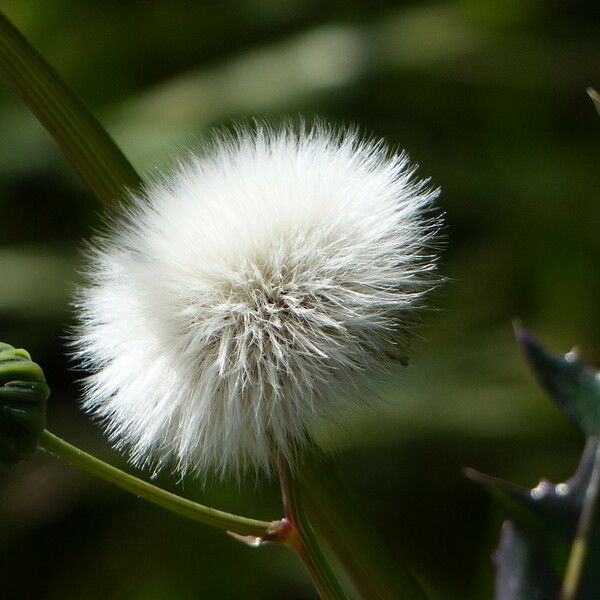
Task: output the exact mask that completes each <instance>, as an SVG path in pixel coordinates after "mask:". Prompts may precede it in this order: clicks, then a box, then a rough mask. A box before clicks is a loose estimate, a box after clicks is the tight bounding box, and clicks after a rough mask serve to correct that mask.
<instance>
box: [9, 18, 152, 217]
mask: <svg viewBox="0 0 600 600" xmlns="http://www.w3.org/2000/svg"><path fill="white" fill-rule="evenodd" d="M0 77H2V78H4V80H5V81H6V82H7V83H8V84H9V85H10V86H11V88H12V89H13V90H14V91H15V92H16V93H17V94H18V95H19V96H20V97H21V99H22V100H23V101H24V102H25V104H27V106H28V107H29V109H30V110H31V111H32V112H33V114H34V115H35V116H36V117H37V118H38V119H39V121H40V122H41V123H42V124H43V125H44V127H45V128H46V129H47V130H48V131H49V132H50V134H51V135H52V136H53V137H54V139H55V141H56V142H57V144H58V145H59V147H60V148H61V150H62V151H63V153H64V154H65V155H66V156H67V158H68V159H69V161H70V162H71V164H72V165H73V166H74V167H75V169H76V170H77V172H78V173H79V175H80V176H81V177H82V179H83V180H84V181H85V183H86V184H87V185H88V186H89V187H90V188H91V190H92V191H93V192H94V194H95V195H96V196H97V197H98V199H99V200H100V201H101V202H102V203H104V204H105V205H107V206H108V205H110V204H111V203H114V202H115V201H116V200H118V199H121V198H122V197H123V195H124V193H125V191H126V190H127V189H130V190H136V189H138V188H139V186H140V185H141V180H140V177H139V175H138V174H137V173H136V171H135V170H134V168H133V167H132V166H131V165H130V163H129V162H128V161H127V159H126V158H125V156H124V155H123V153H122V152H121V150H119V148H118V147H117V145H116V144H115V143H114V141H113V140H112V138H111V137H110V136H109V135H108V134H107V133H106V131H105V130H104V129H103V127H102V126H101V125H100V123H98V121H97V120H96V118H95V117H94V116H93V115H92V114H91V113H90V111H89V110H88V109H87V107H86V106H85V105H84V104H83V102H82V101H81V100H80V99H79V98H78V97H77V96H76V95H75V94H74V93H73V92H72V91H71V90H70V89H69V88H68V87H67V86H66V85H65V84H64V83H63V81H62V80H61V78H60V77H59V75H58V74H57V73H56V71H55V70H54V69H53V68H52V67H51V66H50V65H49V64H48V63H47V62H46V61H45V60H44V58H43V57H42V56H41V55H40V54H39V53H38V52H37V50H35V48H33V47H32V46H31V44H30V43H29V42H28V41H27V40H26V39H25V37H23V35H22V34H21V33H20V32H19V30H18V29H16V27H15V26H14V25H13V24H12V23H11V22H10V21H9V20H8V19H7V18H6V16H5V15H4V14H3V13H1V12H0Z"/></svg>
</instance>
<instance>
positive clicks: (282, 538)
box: [227, 518, 295, 548]
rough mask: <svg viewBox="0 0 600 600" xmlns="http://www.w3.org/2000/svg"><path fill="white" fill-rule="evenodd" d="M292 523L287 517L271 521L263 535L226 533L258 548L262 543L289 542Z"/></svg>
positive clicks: (292, 529) (291, 534) (292, 535)
mask: <svg viewBox="0 0 600 600" xmlns="http://www.w3.org/2000/svg"><path fill="white" fill-rule="evenodd" d="M294 529H295V528H294V525H293V524H292V523H291V522H290V521H289V520H288V519H287V518H284V519H281V520H279V521H273V522H272V523H271V524H270V526H269V528H268V529H267V532H266V533H265V535H262V536H256V535H240V534H239V533H235V532H234V531H228V532H227V534H228V535H229V536H231V537H232V538H233V539H234V540H237V541H238V542H241V543H242V544H246V546H250V547H252V548H258V547H259V546H262V545H264V544H269V543H271V544H290V543H291V541H292V539H293V537H294V535H295V534H294Z"/></svg>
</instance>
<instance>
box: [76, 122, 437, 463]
mask: <svg viewBox="0 0 600 600" xmlns="http://www.w3.org/2000/svg"><path fill="white" fill-rule="evenodd" d="M413 173H414V169H413V168H412V167H411V166H410V165H409V163H408V160H407V158H406V156H405V155H404V154H400V155H393V154H390V153H389V152H388V151H387V150H386V148H385V147H384V146H383V144H381V143H375V142H372V141H361V139H360V138H359V136H358V135H357V133H356V132H355V131H350V132H335V131H333V130H332V129H330V128H327V127H324V126H316V127H313V128H310V129H309V128H300V130H299V131H295V130H294V129H293V128H291V127H282V128H280V129H277V130H273V129H270V128H269V127H267V126H263V125H256V126H255V127H254V129H253V130H252V131H250V130H248V131H244V130H240V131H238V133H237V134H236V135H234V136H228V135H223V134H221V135H218V136H217V137H216V139H215V142H214V144H213V145H212V146H211V147H210V148H208V149H205V150H204V151H203V152H202V153H201V154H199V155H192V156H189V157H187V158H186V159H185V160H184V161H183V162H182V163H181V164H180V165H179V167H178V168H177V169H176V170H175V172H174V173H173V174H172V175H170V176H169V177H165V178H162V179H160V180H157V181H155V182H153V183H151V184H149V185H148V186H147V187H146V189H145V190H144V191H143V192H142V193H141V194H139V195H136V196H134V197H133V198H132V203H131V204H130V206H129V207H128V208H126V209H123V210H121V213H120V214H119V215H118V216H117V217H116V218H115V219H114V220H113V222H112V223H111V225H110V227H109V228H108V231H107V232H106V233H104V234H102V235H100V236H98V237H97V239H95V240H94V242H93V243H92V244H91V245H90V247H89V250H88V268H87V281H88V283H87V287H86V288H85V289H83V290H81V292H80V294H79V296H78V301H77V303H76V307H77V309H78V318H79V326H78V330H77V334H76V339H75V342H74V344H75V349H76V355H77V356H78V357H79V359H81V360H82V362H83V365H84V366H85V367H86V368H87V369H89V370H90V371H91V373H92V374H91V375H90V376H89V377H88V379H87V380H86V390H85V398H84V407H85V408H86V409H87V410H88V411H90V412H91V413H92V414H93V415H95V416H98V417H100V418H101V420H102V421H103V423H104V424H105V427H106V429H107V431H108V433H109V435H110V437H111V438H112V439H113V441H114V442H115V443H116V445H117V446H118V447H120V448H123V449H125V450H127V451H128V453H129V456H130V457H131V460H132V461H133V462H134V463H135V464H137V465H140V466H142V465H150V466H152V467H153V468H160V467H162V466H164V465H165V464H174V465H175V469H176V470H177V471H179V472H180V473H182V474H183V473H186V472H188V471H192V472H194V473H196V474H199V473H200V474H204V473H206V472H209V471H217V472H220V473H221V474H225V473H233V474H234V475H239V474H240V473H242V472H244V471H246V470H247V469H254V470H258V471H260V470H269V468H270V466H271V465H272V464H273V459H274V456H275V455H276V454H277V453H282V454H283V455H284V456H286V457H287V458H291V457H292V455H293V454H294V453H295V450H296V449H297V448H298V447H301V446H302V444H303V442H304V440H305V437H306V434H307V431H310V430H312V429H313V428H314V427H318V426H322V425H325V426H326V425H327V423H328V422H329V420H330V419H332V418H335V414H336V411H338V410H341V409H342V410H343V409H344V407H345V406H347V405H348V403H349V402H356V401H358V402H363V401H365V400H364V397H363V393H364V392H365V389H366V387H365V386H366V385H367V384H368V381H369V380H370V379H372V378H373V376H376V374H377V373H380V372H381V371H382V369H385V368H386V367H387V366H388V365H389V363H390V361H391V360H393V358H394V357H396V358H398V357H399V358H404V357H405V353H406V350H407V347H406V345H407V334H408V331H409V329H410V327H411V324H412V323H413V322H414V320H415V316H416V314H417V313H418V312H419V310H420V308H422V306H423V303H422V297H423V295H424V294H425V293H426V292H427V291H428V290H430V289H431V288H432V286H433V285H435V283H436V277H435V274H434V273H435V259H436V257H435V249H434V247H435V241H436V237H437V232H438V230H439V225H440V222H439V217H436V216H435V212H434V211H433V203H434V200H435V199H436V197H437V191H435V190H431V189H430V188H429V187H428V186H427V185H426V183H425V182H423V181H418V180H415V178H414V176H413Z"/></svg>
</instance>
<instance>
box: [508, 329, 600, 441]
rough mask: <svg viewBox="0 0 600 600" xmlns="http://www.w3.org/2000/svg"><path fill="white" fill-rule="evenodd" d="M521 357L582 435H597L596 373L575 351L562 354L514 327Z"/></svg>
mask: <svg viewBox="0 0 600 600" xmlns="http://www.w3.org/2000/svg"><path fill="white" fill-rule="evenodd" d="M516 335H517V340H518V342H519V345H520V346H521V349H522V351H523V354H524V356H525V359H526V360H527V362H528V363H529V365H530V366H531V369H532V371H533V373H534V375H535V376H536V378H537V380H538V381H539V383H540V385H541V386H542V387H543V388H544V389H545V390H546V391H547V392H548V394H549V395H550V397H551V398H552V399H553V400H554V401H555V402H556V403H557V404H558V406H559V407H560V408H561V409H562V411H563V412H564V413H565V414H566V415H567V416H568V417H569V418H570V419H571V420H572V421H573V422H574V423H575V424H576V425H577V426H578V427H579V429H580V430H581V431H582V432H583V433H584V435H585V436H586V437H588V436H595V435H600V375H599V373H598V371H596V370H594V369H591V368H590V367H588V366H587V365H586V364H584V363H583V362H582V361H581V359H580V358H579V356H578V355H577V353H576V352H569V353H568V354H566V355H564V356H562V355H560V354H556V353H554V352H550V351H549V350H546V348H544V346H542V344H540V342H538V341H537V340H536V339H535V338H534V337H533V336H532V335H531V334H530V333H529V332H527V331H525V330H524V329H522V328H520V327H517V328H516Z"/></svg>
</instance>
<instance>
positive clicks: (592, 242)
mask: <svg viewBox="0 0 600 600" xmlns="http://www.w3.org/2000/svg"><path fill="white" fill-rule="evenodd" d="M0 7H2V9H3V10H5V11H6V13H7V14H8V16H9V17H10V18H11V19H12V20H13V21H14V22H15V23H16V24H17V25H18V26H19V27H20V28H21V29H22V30H23V31H24V32H25V34H26V35H27V36H28V37H29V39H30V40H31V41H32V42H33V43H34V44H35V45H36V46H37V47H38V49H39V50H40V51H41V52H42V53H43V54H44V55H45V56H46V57H47V58H48V60H49V61H50V62H51V63H52V64H53V65H54V66H55V67H56V69H57V70H58V71H59V72H60V73H61V75H62V76H63V77H64V78H65V80H66V81H67V82H68V83H69V84H70V85H71V86H72V87H73V88H74V89H75V90H76V92H77V93H78V94H79V95H80V96H82V97H83V99H84V100H85V101H86V102H87V103H88V104H89V106H90V107H91V108H92V109H93V110H94V112H95V113H96V114H97V115H98V116H99V118H100V119H101V121H102V123H103V124H104V125H105V126H106V127H107V128H108V130H109V131H110V132H111V133H112V134H113V135H114V137H115V138H116V140H117V142H118V143H119V144H120V145H121V147H122V148H123V149H124V151H125V153H126V154H127V155H128V156H129V157H130V158H131V160H132V161H133V163H134V165H135V166H136V167H138V168H139V169H140V170H141V171H142V172H144V173H151V172H152V170H153V169H155V168H156V167H157V166H158V167H165V166H168V165H169V164H170V163H171V162H172V160H173V157H174V156H175V155H176V154H177V152H178V151H180V150H181V149H182V148H186V147H189V146H190V145H193V144H194V143H195V140H197V139H201V138H202V137H203V136H205V135H207V134H209V132H210V130H211V128H213V127H214V126H216V125H220V124H227V123H230V122H231V120H232V119H233V120H235V119H241V118H244V117H249V116H254V115H259V116H265V117H269V118H273V119H279V118H281V117H289V116H292V117H294V116H297V115H300V114H302V115H307V116H311V115H320V116H322V117H325V118H326V119H327V120H329V121H332V122H335V123H359V124H360V125H361V126H362V127H363V128H364V129H365V130H366V131H368V132H373V133H374V134H375V135H377V136H382V137H385V138H386V139H387V140H388V142H389V143H390V144H392V145H393V146H397V147H404V148H406V149H407V150H408V151H409V152H410V154H411V156H412V158H413V159H414V160H415V161H417V162H418V163H419V164H420V165H421V173H422V174H423V175H430V176H431V177H432V179H433V181H434V182H435V184H436V185H439V186H441V187H442V188H443V196H442V198H441V204H442V207H443V209H444V211H445V212H446V213H447V223H448V233H449V240H448V246H447V250H446V252H445V253H444V258H443V265H442V270H443V273H444V274H445V275H447V276H448V277H449V279H450V281H449V283H448V284H447V285H446V286H445V287H444V288H443V289H441V290H440V291H439V292H438V293H437V296H436V297H435V299H434V301H433V303H434V305H435V308H436V310H435V311H434V312H432V313H431V314H430V315H429V316H428V318H427V320H426V324H425V326H424V327H423V328H422V329H421V330H420V331H419V335H418V339H416V340H415V348H414V353H413V357H412V364H411V366H410V367H409V368H408V369H405V370H401V371H398V372H397V373H393V374H392V375H391V376H390V379H389V381H388V382H386V384H385V386H384V394H383V395H384V396H385V398H386V400H387V402H386V403H385V405H384V406H383V407H381V408H380V409H379V408H378V409H377V410H371V411H370V412H368V413H366V414H365V413H358V412H357V413H356V414H349V415H348V416H347V419H346V420H345V421H344V422H342V423H339V424H338V425H337V426H336V428H335V429H334V430H332V431H331V432H330V433H331V435H330V436H329V437H328V438H327V440H326V444H327V445H328V447H329V448H330V449H331V450H332V451H333V455H334V460H335V461H336V462H337V464H338V468H339V471H340V474H341V476H342V478H343V479H344V481H345V483H346V484H347V486H348V488H349V490H350V492H351V494H352V495H353V497H354V498H355V500H356V502H357V504H358V505H359V506H360V508H361V509H362V511H363V512H364V513H365V515H366V517H367V518H368V519H369V520H370V521H371V523H372V524H373V526H374V527H376V528H378V529H379V530H380V531H381V532H382V533H383V535H384V536H385V537H386V538H387V541H388V543H389V545H390V547H391V548H392V550H393V552H394V553H395V555H396V556H398V557H400V556H404V557H406V559H407V560H408V562H409V563H410V564H411V565H412V566H413V568H414V569H415V570H416V571H417V572H418V573H419V574H420V576H421V577H422V578H423V579H424V580H425V581H427V584H428V587H429V589H430V590H431V591H432V592H433V595H434V597H436V598H456V599H465V598H473V599H479V598H486V597H490V596H491V595H492V590H493V569H492V566H491V561H490V556H491V553H492V551H493V548H494V547H495V544H496V542H497V538H498V531H499V526H500V523H501V519H502V515H501V513H500V512H499V511H498V510H497V509H496V508H495V507H494V506H493V505H492V503H491V502H490V500H489V499H488V498H487V497H486V496H485V494H484V493H483V492H481V491H480V490H478V489H476V488H475V487H474V486H473V485H472V484H470V483H469V482H468V481H466V480H465V479H464V478H463V477H462V475H461V468H462V467H463V466H464V465H470V466H473V467H476V468H478V469H480V470H483V471H487V472H491V473H494V474H497V475H500V476H502V477H506V478H511V479H514V480H516V481H518V482H520V483H522V484H526V485H534V484H535V483H537V481H538V479H539V478H540V477H542V476H544V477H548V478H551V479H553V480H556V481H560V480H562V479H563V478H565V477H567V476H568V475H570V473H571V472H572V470H573V469H574V467H575V465H576V462H577V457H578V453H579V451H580V449H581V440H580V439H579V437H578V435H577V434H576V432H575V431H574V429H573V428H572V427H571V426H570V425H569V424H568V423H567V422H566V421H565V420H564V419H563V418H562V417H561V415H560V414H559V413H558V411H557V409H555V408H554V407H553V406H552V405H551V404H550V402H549V401H548V400H546V398H545V397H544V396H543V394H542V393H541V392H540V391H539V390H538V389H537V387H536V385H535V383H534V382H533V379H532V377H531V376H530V375H529V374H528V372H527V369H526V367H525V366H524V364H523V363H522V361H521V359H520V357H519V353H518V349H517V348H516V346H515V343H514V341H513V337H512V330H511V319H512V318H513V317H515V316H519V317H520V318H521V319H522V320H523V322H524V323H525V325H526V326H527V327H529V328H530V329H532V330H533V331H535V332H536V333H537V334H538V335H539V336H540V337H542V339H544V340H545V341H546V342H547V343H548V344H549V345H551V346H552V347H554V348H556V349H560V350H562V351H567V350H568V349H570V347H571V346H572V345H573V344H577V345H578V346H579V347H580V349H581V350H582V353H583V355H584V357H585V358H586V359H587V360H588V361H589V362H591V363H594V364H596V365H600V318H598V312H599V308H600V272H599V270H598V266H599V258H600V236H599V235H598V230H599V226H600V202H599V197H598V190H599V188H600V169H599V163H598V156H599V149H600V139H599V135H598V134H599V131H600V118H599V117H598V115H596V113H595V110H594V108H593V106H592V104H591V102H590V101H589V99H588V97H587V96H586V94H585V88H586V86H588V85H595V86H596V87H600V35H599V34H600V11H599V10H598V5H597V2H595V1H593V0H590V1H589V2H577V1H571V2H566V1H564V2H559V1H554V2H543V1H542V0H507V1H501V0H463V1H450V2H439V3H436V2H417V1H414V2H392V1H389V2H357V1H354V0H343V1H342V0H337V1H331V2H319V1H317V0H247V1H244V0H237V1H232V0H230V1H219V2H217V1H213V2H209V1H192V0H187V1H186V0H161V1H145V2H143V1H131V2H123V1H122V0H121V1H114V0H104V2H93V1H91V0H89V1H83V0H8V1H4V2H0ZM0 140H1V142H0V206H1V215H2V218H1V219H0V281H1V284H0V285H1V287H0V338H1V339H2V341H6V342H9V343H11V344H13V345H17V346H23V347H26V348H28V349H29V350H30V351H31V353H32V355H33V356H34V358H35V359H36V360H37V361H38V362H40V363H41V364H42V365H43V366H44V368H45V370H46V374H47V378H48V380H49V383H50V385H51V387H52V390H53V395H52V397H51V401H50V405H49V414H48V418H49V425H50V427H51V429H52V430H53V431H55V432H56V433H58V434H60V435H62V436H64V437H65V438H66V439H68V440H70V441H73V442H75V443H78V444H80V445H81V446H83V447H84V448H86V449H89V450H91V451H92V452H94V453H96V454H97V455H99V456H101V457H104V458H106V459H108V460H110V461H112V462H114V463H115V464H123V461H122V459H121V458H120V457H119V456H117V455H116V454H115V453H114V452H113V451H111V450H110V448H109V447H108V445H107V444H106V442H105V441H104V439H103V437H102V434H101V432H100V430H99V428H98V427H97V425H96V424H94V423H92V422H91V421H90V420H89V419H88V418H87V417H86V416H85V415H83V414H82V413H81V412H80V410H79V408H78V400H77V398H78V386H77V383H76V380H77V377H78V376H79V375H78V374H77V373H75V372H73V370H72V369H71V368H70V366H69V363H68V360H67V359H66V358H65V344H64V339H65V335H66V332H67V330H68V327H69V324H70V323H71V320H72V316H71V313H70V310H69V307H68V302H69V296H70V293H71V291H72V289H73V286H74V285H75V283H76V282H77V278H78V275H77V268H78V265H79V264H80V257H79V254H78V248H79V247H80V243H81V240H82V238H83V237H84V236H87V235H89V233H90V231H91V229H92V228H93V227H94V226H96V225H97V224H98V223H99V206H98V205H97V203H96V202H95V200H94V198H93V197H92V196H91V195H90V193H88V192H87V191H86V189H85V188H84V187H83V185H82V184H81V183H80V181H79V180H78V179H77V177H76V175H74V173H73V171H72V170H71V168H70V166H69V164H68V163H67V162H66V160H65V159H64V158H63V157H62V156H61V155H60V153H59V152H58V150H57V149H56V148H55V146H54V144H53V142H52V141H51V139H50V138H49V136H48V135H47V134H46V133H45V131H44V130H43V129H42V128H41V127H40V126H39V125H38V124H37V123H36V121H35V119H34V118H33V117H32V116H31V115H30V114H29V113H28V112H27V111H26V109H25V108H24V107H23V106H22V105H21V104H20V102H19V101H18V100H17V99H16V98H15V97H14V96H12V95H11V94H9V93H8V92H7V91H6V89H5V87H4V86H0ZM160 483H161V485H165V486H168V487H170V488H171V489H176V490H178V491H179V492H180V493H183V494H185V495H187V496H188V497H190V498H195V499H198V500H200V501H203V502H205V503H208V504H214V505H216V506H218V507H222V508H225V509H228V510H231V511H237V512H240V513H242V514H248V515H252V516H257V517H262V518H275V517H278V516H280V513H281V509H280V506H279V499H278V493H277V486H276V484H275V483H268V482H266V483H264V482H263V483H260V484H257V485H255V484H254V483H252V484H249V485H248V486H246V487H242V488H241V489H238V488H237V487H236V486H234V485H220V484H218V483H217V482H213V483H209V485H208V486H207V487H206V489H202V486H201V485H200V484H199V483H197V482H194V481H192V480H188V481H185V482H183V483H178V482H177V481H176V480H175V479H173V478H169V477H168V475H165V476H163V477H162V478H161V480H160ZM365 551H367V549H365ZM0 595H1V597H2V598H7V599H12V598H21V599H24V598H26V599H29V598H43V599H44V600H45V599H48V600H50V599H55V598H56V599H58V598H61V599H77V600H80V599H83V598H85V599H86V600H95V599H100V598H102V599H105V598H111V599H124V600H125V599H127V600H130V599H140V600H142V599H143V600H147V599H148V600H150V599H156V600H159V599H160V600H163V599H164V600H168V599H176V600H187V599H190V600H191V599H196V598H224V599H228V598H260V599H279V598H285V599H304V598H314V597H315V594H314V592H313V591H312V588H311V586H310V583H309V582H308V580H307V578H306V576H305V575H304V573H303V571H302V568H301V566H300V565H299V564H298V563H297V561H296V559H295V557H294V556H293V555H291V553H287V552H286V551H285V550H282V549H279V548H270V547H267V548H263V549H259V550H251V549H247V548H245V547H242V546H241V545H239V544H237V543H236V542H234V541H232V540H230V539H228V538H227V537H226V536H224V535H223V534H222V533H220V532H219V531H216V530H215V531H213V530H211V529H209V528H207V527H203V526H200V525H195V524H191V523H190V522H187V521H185V520H183V519H180V518H178V517H176V516H172V515H170V514H167V513H164V512H162V511H160V510H159V509H157V508H155V507H153V506H149V505H147V504H144V503H142V502H140V501H137V500H136V499H135V498H132V497H130V496H128V495H127V494H125V493H121V492H119V491H116V490H113V489H111V488H110V487H108V486H107V485H105V484H103V483H101V482H98V481H95V480H93V479H91V478H90V477H88V476H86V475H83V474H80V473H79V472H78V471H75V470H74V469H71V468H69V467H68V466H65V465H63V464H59V463H58V462H57V461H55V460H54V459H52V458H50V457H48V456H44V455H41V454H40V455H38V456H36V457H35V458H34V459H33V460H31V461H28V462H26V463H22V464H20V465H18V466H17V467H16V468H14V469H12V470H11V471H9V472H7V473H3V474H1V475H0Z"/></svg>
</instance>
